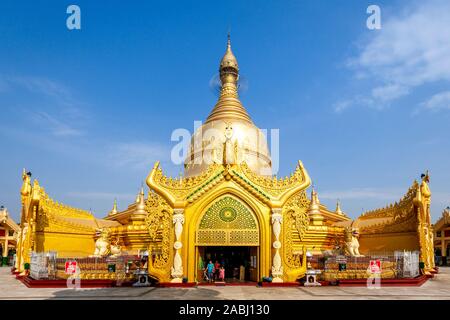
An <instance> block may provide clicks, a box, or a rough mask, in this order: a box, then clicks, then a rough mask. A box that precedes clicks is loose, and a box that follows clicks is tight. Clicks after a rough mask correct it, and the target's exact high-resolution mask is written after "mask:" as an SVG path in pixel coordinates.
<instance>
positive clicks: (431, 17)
mask: <svg viewBox="0 0 450 320" xmlns="http://www.w3.org/2000/svg"><path fill="white" fill-rule="evenodd" d="M449 21H450V1H445V0H432V1H420V2H419V1H416V2H414V3H411V2H408V3H404V8H403V10H402V11H401V12H400V13H398V14H395V15H388V14H385V15H384V16H383V22H382V29H381V30H377V31H369V32H370V34H369V35H368V37H367V38H366V40H365V41H363V42H362V43H361V44H360V45H361V49H360V51H359V54H358V55H357V56H356V57H354V58H352V59H350V61H349V63H348V66H349V67H350V68H352V69H353V71H354V75H355V77H356V78H358V79H359V80H361V79H364V80H368V79H371V81H373V82H372V87H373V88H372V90H370V93H369V94H368V98H367V99H366V101H362V103H363V104H366V105H369V106H372V107H373V106H376V107H377V108H383V107H385V106H388V105H389V104H390V103H391V102H392V101H394V100H396V99H398V98H400V97H403V96H407V95H409V94H410V93H411V92H412V91H413V89H414V88H416V87H419V86H422V85H425V84H430V83H434V82H438V81H450V27H449ZM353 100H354V99H347V101H350V102H352V103H347V105H345V104H344V105H345V106H346V108H348V107H349V106H352V105H355V104H357V103H355V101H353ZM356 102H361V101H356ZM344 103H345V101H344ZM346 108H344V109H346ZM335 110H336V111H338V112H339V111H342V110H343V109H342V108H337V109H336V107H335Z"/></svg>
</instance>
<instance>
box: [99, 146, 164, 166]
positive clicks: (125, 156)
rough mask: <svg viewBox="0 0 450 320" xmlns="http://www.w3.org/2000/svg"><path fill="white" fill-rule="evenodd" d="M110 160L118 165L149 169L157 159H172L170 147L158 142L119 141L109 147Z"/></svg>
mask: <svg viewBox="0 0 450 320" xmlns="http://www.w3.org/2000/svg"><path fill="white" fill-rule="evenodd" d="M108 154H109V155H110V156H109V158H110V162H111V163H112V164H114V165H116V166H120V167H123V166H131V167H133V168H135V169H147V168H149V166H151V165H152V164H153V163H154V162H156V161H167V160H169V159H170V149H169V147H167V146H164V145H161V144H156V143H152V144H149V143H140V142H131V143H119V144H117V145H115V146H113V147H110V148H109V149H108Z"/></svg>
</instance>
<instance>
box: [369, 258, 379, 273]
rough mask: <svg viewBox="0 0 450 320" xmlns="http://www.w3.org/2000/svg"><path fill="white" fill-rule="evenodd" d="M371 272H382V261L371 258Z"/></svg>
mask: <svg viewBox="0 0 450 320" xmlns="http://www.w3.org/2000/svg"><path fill="white" fill-rule="evenodd" d="M369 268H370V272H371V273H380V272H381V261H380V260H370V264H369Z"/></svg>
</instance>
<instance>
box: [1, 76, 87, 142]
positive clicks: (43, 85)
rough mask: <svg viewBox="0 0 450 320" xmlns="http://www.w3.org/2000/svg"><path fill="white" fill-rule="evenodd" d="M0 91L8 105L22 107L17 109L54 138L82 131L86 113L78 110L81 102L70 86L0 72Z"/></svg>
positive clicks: (77, 133)
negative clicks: (0, 73)
mask: <svg viewBox="0 0 450 320" xmlns="http://www.w3.org/2000/svg"><path fill="white" fill-rule="evenodd" d="M0 94H1V95H0V98H2V100H3V101H8V103H9V104H13V105H19V106H22V105H24V106H26V107H23V108H22V109H23V110H21V112H22V113H23V114H26V115H28V120H31V122H32V123H33V124H34V125H37V126H39V128H40V129H44V130H43V131H44V132H49V133H50V134H51V135H53V136H55V137H69V136H79V135H82V134H83V130H82V127H83V124H84V123H85V122H86V119H87V117H86V112H85V110H82V109H80V107H79V106H80V104H81V103H80V102H79V101H78V100H77V99H76V98H75V97H74V96H73V94H72V91H71V89H70V88H68V87H67V86H65V85H63V84H61V83H59V82H57V81H54V80H51V79H48V78H46V77H38V76H30V75H25V76H18V75H16V76H5V75H0ZM30 101H33V102H32V103H30ZM3 104H5V103H3ZM24 119H26V117H21V120H24ZM25 125H27V124H25Z"/></svg>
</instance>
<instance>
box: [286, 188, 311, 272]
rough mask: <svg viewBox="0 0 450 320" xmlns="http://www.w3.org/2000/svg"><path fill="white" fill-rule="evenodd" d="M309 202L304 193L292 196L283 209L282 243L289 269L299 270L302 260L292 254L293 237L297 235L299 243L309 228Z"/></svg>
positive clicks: (297, 255)
mask: <svg viewBox="0 0 450 320" xmlns="http://www.w3.org/2000/svg"><path fill="white" fill-rule="evenodd" d="M309 203H310V201H309V200H308V197H307V196H306V191H302V192H299V193H298V194H296V195H294V196H292V197H291V198H290V199H289V200H288V201H287V203H286V205H285V206H284V207H283V217H284V221H285V222H284V223H283V243H284V261H285V263H286V265H287V266H288V267H290V268H301V267H302V260H301V258H300V255H299V254H294V243H293V242H294V240H293V239H294V236H295V233H297V234H298V238H299V240H300V241H302V240H303V238H304V236H305V234H306V231H307V230H308V226H309V217H308V214H307V210H308V207H309Z"/></svg>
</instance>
